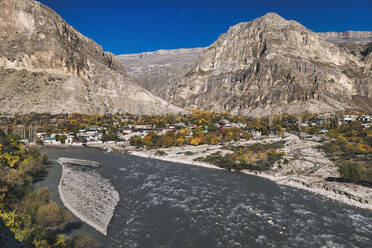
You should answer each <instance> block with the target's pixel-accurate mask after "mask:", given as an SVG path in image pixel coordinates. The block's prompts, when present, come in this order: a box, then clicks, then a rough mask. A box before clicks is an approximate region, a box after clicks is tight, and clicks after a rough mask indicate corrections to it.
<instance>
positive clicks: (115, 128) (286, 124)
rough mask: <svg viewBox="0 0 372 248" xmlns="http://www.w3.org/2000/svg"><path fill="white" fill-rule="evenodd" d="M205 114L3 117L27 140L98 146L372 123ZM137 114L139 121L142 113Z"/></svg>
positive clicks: (6, 127) (354, 117) (361, 118)
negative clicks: (70, 119)
mask: <svg viewBox="0 0 372 248" xmlns="http://www.w3.org/2000/svg"><path fill="white" fill-rule="evenodd" d="M203 114H204V113H202V115H203ZM202 115H201V116H197V118H196V121H190V120H189V121H188V123H186V122H182V121H177V122H176V121H174V120H171V121H169V120H167V121H166V122H168V123H161V124H160V125H159V124H154V123H153V121H149V120H142V121H140V122H142V123H143V124H136V123H134V122H133V121H130V117H131V116H130V115H129V118H128V115H127V116H125V118H124V119H121V120H117V118H115V119H114V120H113V121H112V122H109V123H104V124H103V125H88V123H87V124H86V125H84V123H83V122H84V121H82V123H78V126H79V129H77V128H76V127H73V128H71V130H69V127H67V128H66V125H65V124H66V120H65V119H61V118H59V119H58V118H50V119H49V120H43V122H42V125H40V123H37V124H36V125H34V123H33V122H32V121H31V122H29V123H28V124H26V125H25V124H14V123H15V122H16V121H14V119H12V118H9V117H0V129H1V130H2V131H3V132H5V133H11V134H14V135H16V136H18V137H19V139H20V140H21V142H22V143H24V144H38V145H68V146H96V145H99V144H103V143H106V144H118V145H122V146H129V145H130V141H131V140H133V139H134V138H141V139H144V138H145V137H146V136H148V134H149V133H150V134H152V135H154V133H155V134H156V135H157V136H162V135H166V134H170V133H181V132H182V134H183V137H182V138H184V139H186V140H187V139H189V142H182V144H180V145H183V144H188V143H190V142H191V141H192V138H195V137H197V136H206V135H208V134H214V135H216V136H219V135H220V136H223V134H224V132H226V130H233V131H235V132H238V133H239V135H238V136H239V138H238V139H259V138H261V136H269V137H274V136H277V135H279V134H282V133H283V131H287V132H288V131H297V132H298V131H301V132H308V133H313V134H314V133H318V134H326V133H327V132H328V130H329V128H330V127H341V126H343V125H346V124H351V123H358V125H359V126H360V128H362V129H365V128H370V127H371V126H372V117H371V116H369V115H364V114H350V115H341V116H330V117H328V118H326V117H323V116H316V115H315V116H310V117H307V118H304V117H302V116H300V117H297V118H287V119H285V118H282V119H281V120H279V121H278V120H277V121H275V120H274V119H275V117H268V118H267V119H262V120H259V121H256V120H249V121H246V120H243V121H241V122H233V121H231V118H224V117H223V116H219V117H218V118H214V119H213V118H210V119H213V120H209V121H207V123H204V119H207V118H205V116H202ZM16 118H17V117H16ZM132 118H133V116H132ZM135 118H136V120H137V122H138V118H139V117H135ZM133 119H134V118H133ZM177 119H178V118H176V120H177ZM194 119H195V118H194ZM197 119H200V120H203V122H202V123H200V122H201V121H200V120H197ZM229 119H230V120H229ZM9 120H11V121H9ZM140 120H141V119H140ZM146 122H147V123H146ZM61 124H62V125H61ZM89 124H91V123H89ZM208 124H209V125H208ZM61 126H62V127H63V128H62V127H61ZM58 129H64V130H63V131H62V132H53V131H56V130H58ZM235 139H236V137H235ZM203 143H208V142H203V140H201V142H194V143H192V144H193V145H199V144H203ZM170 146H171V144H170Z"/></svg>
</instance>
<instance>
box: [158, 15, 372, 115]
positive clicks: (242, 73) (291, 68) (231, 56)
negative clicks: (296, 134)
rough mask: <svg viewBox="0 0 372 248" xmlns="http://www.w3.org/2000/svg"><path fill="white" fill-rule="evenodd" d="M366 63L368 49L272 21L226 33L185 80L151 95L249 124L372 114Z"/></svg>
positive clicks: (271, 18) (259, 21)
mask: <svg viewBox="0 0 372 248" xmlns="http://www.w3.org/2000/svg"><path fill="white" fill-rule="evenodd" d="M371 56H372V55H371V49H370V44H367V45H363V44H354V43H353V44H352V45H348V44H343V45H340V46H339V45H337V44H334V43H332V42H330V41H327V40H326V39H324V38H323V37H322V35H319V34H317V33H314V32H312V31H310V30H308V29H307V28H305V27H304V26H302V25H301V24H299V23H297V22H295V21H287V20H285V19H283V18H282V17H280V16H279V15H277V14H275V13H269V14H267V15H265V16H263V17H261V18H258V19H255V20H253V21H251V22H248V23H240V24H237V25H235V26H233V27H231V28H230V29H229V30H228V32H227V33H225V34H223V35H221V36H220V37H219V39H218V40H217V41H216V42H215V43H214V44H212V45H211V46H210V47H209V48H208V49H207V50H205V51H204V52H202V53H201V54H200V56H199V58H198V60H197V63H196V64H195V65H194V67H193V68H192V69H191V70H190V71H189V72H188V73H187V74H186V75H184V76H178V77H175V78H171V79H169V80H168V81H167V82H165V83H163V84H159V85H160V86H161V87H159V88H156V89H153V91H154V92H155V93H156V94H158V95H159V96H161V97H163V98H164V99H166V100H168V101H170V102H172V103H174V104H175V105H178V106H189V107H195V108H198V109H204V110H209V111H216V112H224V111H229V112H232V113H235V114H243V115H252V116H260V115H269V114H272V113H299V112H312V113H323V112H333V111H343V110H351V109H359V110H367V111H368V110H369V111H371V107H370V106H369V104H364V103H365V102H366V101H367V102H369V101H370V98H372V71H371ZM361 99H364V100H361ZM362 102H363V104H361V103H362Z"/></svg>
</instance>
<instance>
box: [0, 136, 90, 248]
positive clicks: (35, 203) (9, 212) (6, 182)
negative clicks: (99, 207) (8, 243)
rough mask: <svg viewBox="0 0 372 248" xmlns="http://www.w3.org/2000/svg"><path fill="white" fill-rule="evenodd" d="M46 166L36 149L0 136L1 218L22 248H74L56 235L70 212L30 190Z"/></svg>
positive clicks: (44, 193)
mask: <svg viewBox="0 0 372 248" xmlns="http://www.w3.org/2000/svg"><path fill="white" fill-rule="evenodd" d="M46 162H47V157H46V156H45V155H43V154H41V153H40V152H39V151H38V150H37V149H36V148H35V147H27V146H23V145H21V144H20V143H19V142H17V140H16V138H15V137H13V136H6V135H5V134H4V133H2V132H0V217H1V218H2V220H3V222H4V225H5V226H6V227H7V228H9V229H10V230H11V231H12V232H13V233H14V235H15V238H16V239H17V240H18V241H20V242H21V243H22V247H26V248H33V247H35V248H49V247H53V248H54V247H55V248H70V247H71V248H73V247H75V246H74V244H73V243H72V242H70V241H69V240H67V239H66V238H65V236H64V235H60V234H58V232H59V231H58V230H61V229H63V227H64V225H65V224H66V222H68V221H70V220H72V218H73V216H72V214H71V212H70V211H68V210H67V209H62V208H60V207H59V206H58V205H57V204H56V203H53V202H50V197H49V192H48V190H46V189H40V190H38V191H37V192H35V191H34V189H33V181H34V180H35V178H37V177H38V175H39V174H40V173H43V171H44V170H45V164H46ZM86 247H88V246H86Z"/></svg>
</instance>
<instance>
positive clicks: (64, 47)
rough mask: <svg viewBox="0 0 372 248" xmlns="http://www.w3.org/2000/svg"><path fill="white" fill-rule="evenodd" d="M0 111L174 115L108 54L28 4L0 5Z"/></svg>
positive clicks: (7, 1) (3, 0) (8, 0)
mask: <svg viewBox="0 0 372 248" xmlns="http://www.w3.org/2000/svg"><path fill="white" fill-rule="evenodd" d="M0 86H1V91H0V112H3V113H11V114H12V113H19V114H21V113H30V112H49V113H53V114H55V113H72V112H80V113H110V112H111V113H116V112H131V113H137V114H144V113H145V114H149V113H166V112H178V111H180V110H181V109H180V108H177V107H175V106H173V105H170V104H168V103H166V102H165V101H164V100H162V99H160V98H158V97H156V96H154V95H153V94H151V93H150V92H149V91H147V90H145V89H144V88H142V87H141V86H139V85H138V84H137V83H136V82H135V81H134V80H133V79H131V78H130V77H129V76H128V75H127V73H126V71H125V69H124V67H123V65H122V64H121V63H120V61H119V60H117V58H116V57H115V56H113V55H112V54H111V53H108V52H104V51H103V50H102V47H100V46H99V45H97V44H96V43H95V42H94V41H92V40H90V39H88V38H86V37H85V36H83V35H82V34H80V33H79V32H78V31H76V30H75V29H74V28H73V27H71V26H69V25H68V24H67V23H66V22H65V21H64V20H63V19H62V18H61V17H60V16H59V15H57V14H56V13H55V12H54V11H53V10H51V9H50V8H48V7H46V6H44V5H42V4H40V3H39V2H36V1H33V0H0Z"/></svg>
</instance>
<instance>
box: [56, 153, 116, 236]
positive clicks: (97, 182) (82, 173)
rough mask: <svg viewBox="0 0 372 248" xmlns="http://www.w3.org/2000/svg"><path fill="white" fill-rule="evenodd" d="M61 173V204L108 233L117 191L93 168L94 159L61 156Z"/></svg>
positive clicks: (59, 161)
mask: <svg viewBox="0 0 372 248" xmlns="http://www.w3.org/2000/svg"><path fill="white" fill-rule="evenodd" d="M57 162H58V163H60V164H61V165H62V177H61V181H60V184H59V186H58V190H59V195H60V198H61V201H62V202H63V204H64V205H65V206H66V208H68V209H69V210H70V211H71V212H72V213H73V214H74V215H75V216H76V217H78V218H79V219H81V220H82V221H84V222H85V223H87V224H88V225H90V226H92V227H93V228H95V229H96V230H97V231H99V232H101V233H102V234H104V235H106V234H107V227H108V225H109V223H110V220H111V218H112V216H113V214H114V211H115V208H116V206H117V204H118V202H119V193H118V192H117V191H116V190H115V188H114V187H113V186H112V185H111V183H110V181H109V180H107V179H105V178H103V177H102V176H101V175H99V174H98V173H97V172H95V170H94V168H97V167H98V166H99V163H97V162H94V161H87V160H79V159H68V158H60V159H58V160H57Z"/></svg>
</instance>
